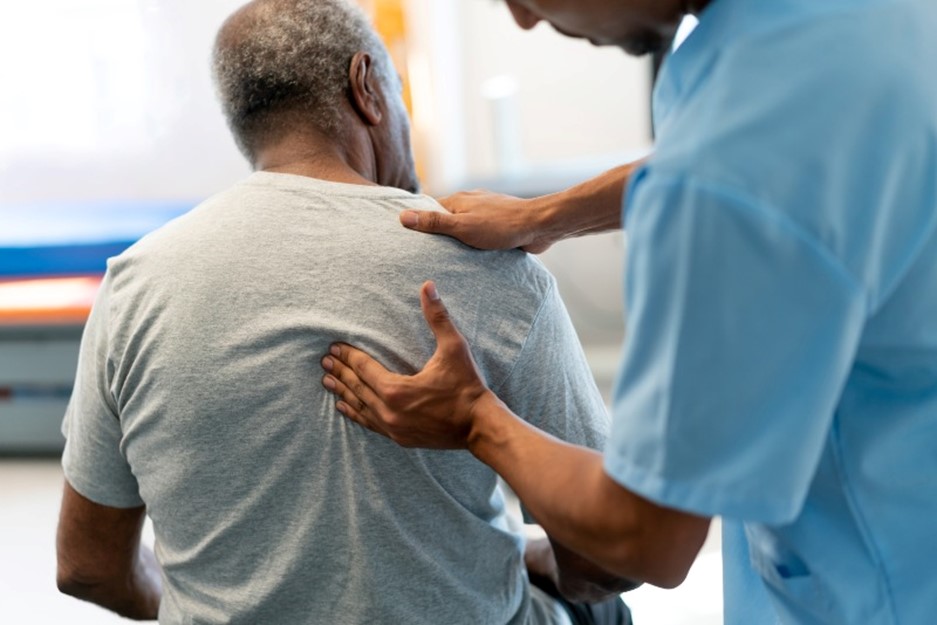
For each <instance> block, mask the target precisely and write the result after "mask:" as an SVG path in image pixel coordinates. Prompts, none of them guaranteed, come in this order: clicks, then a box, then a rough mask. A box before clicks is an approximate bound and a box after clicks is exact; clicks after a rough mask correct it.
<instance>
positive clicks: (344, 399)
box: [322, 374, 384, 434]
mask: <svg viewBox="0 0 937 625" xmlns="http://www.w3.org/2000/svg"><path fill="white" fill-rule="evenodd" d="M322 386H324V387H325V388H326V390H328V391H329V392H330V393H334V394H335V395H336V396H338V400H337V401H336V402H335V408H336V409H337V410H338V411H339V412H340V413H342V414H343V415H344V416H345V417H347V418H349V419H351V420H352V421H354V422H355V423H357V424H358V425H360V426H362V427H364V428H366V429H368V430H371V431H372V432H377V433H378V434H384V432H383V431H382V429H381V427H380V422H379V421H378V420H377V419H375V418H374V412H373V411H372V410H371V409H370V407H369V406H368V405H367V404H366V403H365V402H364V401H363V400H362V399H361V398H360V397H358V395H357V394H356V393H355V392H354V391H352V390H351V388H349V387H348V386H347V385H346V384H345V383H344V382H343V381H342V380H340V379H339V378H337V377H335V376H334V375H332V374H326V375H325V376H324V377H323V378H322Z"/></svg>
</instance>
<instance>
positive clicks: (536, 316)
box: [491, 274, 556, 420]
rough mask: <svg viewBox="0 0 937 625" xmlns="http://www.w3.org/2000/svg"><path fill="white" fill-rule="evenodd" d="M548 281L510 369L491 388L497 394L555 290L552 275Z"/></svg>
mask: <svg viewBox="0 0 937 625" xmlns="http://www.w3.org/2000/svg"><path fill="white" fill-rule="evenodd" d="M547 275H549V274H547ZM548 282H549V285H550V288H548V289H547V290H546V292H545V293H544V294H543V298H542V299H541V300H540V306H538V307H537V312H536V313H535V314H534V316H533V318H532V319H531V320H530V325H529V326H528V327H527V334H525V335H524V344H523V345H521V348H520V349H519V350H517V355H516V356H515V357H514V362H513V363H511V370H510V371H508V372H507V374H506V375H505V376H504V379H503V380H501V381H500V382H498V385H497V386H496V387H495V388H493V389H491V390H492V391H493V392H494V394H495V395H499V393H500V391H501V389H502V388H503V387H504V385H505V384H507V383H508V380H510V379H511V376H512V375H514V370H515V369H517V364H518V363H519V362H520V360H521V357H522V356H523V355H524V350H525V349H526V348H527V344H528V342H529V340H530V335H531V333H533V331H534V327H536V325H537V322H538V321H539V320H540V316H541V314H542V313H543V309H544V308H546V305H547V301H548V300H549V299H550V297H551V296H552V295H553V292H554V291H555V290H556V280H554V279H552V276H551V279H550V280H549V281H548ZM525 420H526V419H525Z"/></svg>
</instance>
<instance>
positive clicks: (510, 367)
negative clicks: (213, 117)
mask: <svg viewBox="0 0 937 625" xmlns="http://www.w3.org/2000/svg"><path fill="white" fill-rule="evenodd" d="M404 208H418V209H419V208H424V209H437V208H438V205H437V204H436V203H435V202H434V201H433V200H432V199H430V198H428V197H423V196H415V195H411V194H409V193H407V192H404V191H401V190H398V189H391V188H384V187H368V186H359V185H349V184H340V183H332V182H325V181H320V180H315V179H311V178H306V177H301V176H292V175H286V174H273V173H263V172H261V173H255V174H253V175H251V176H250V177H249V178H247V179H246V180H245V181H243V182H241V183H239V184H237V185H236V186H234V187H233V188H231V189H229V190H227V191H225V192H223V193H221V194H219V195H217V196H215V197H213V198H211V199H209V200H208V201H206V202H204V203H203V204H201V205H200V206H198V207H197V208H195V209H193V210H192V211H191V212H190V213H188V214H186V215H184V216H183V217H181V218H179V219H177V220H175V221H173V222H171V223H169V224H167V225H166V226H165V227H163V228H161V229H160V230H158V231H156V232H154V233H152V234H150V235H148V236H146V237H145V238H144V239H142V240H141V241H140V242H138V243H137V244H136V245H134V246H133V247H131V248H130V249H129V250H128V251H126V252H125V253H124V254H122V255H120V256H119V257H117V258H114V259H111V261H110V262H109V264H108V272H107V276H106V278H105V280H104V284H103V287H102V289H101V292H100V294H99V296H98V300H97V302H96V303H95V306H94V309H93V312H92V314H91V318H90V319H89V321H88V325H87V327H86V329H85V335H84V338H83V341H82V348H81V356H80V360H79V365H78V374H77V379H76V383H75V390H74V394H73V396H72V400H71V403H70V405H69V408H68V411H67V414H66V417H65V422H64V425H63V431H64V432H65V434H66V437H67V445H66V450H65V456H64V459H63V463H64V467H65V475H66V477H67V479H68V481H69V483H71V485H72V486H73V487H74V488H75V489H76V490H77V491H78V492H80V493H81V494H83V495H84V496H86V497H87V498H89V499H91V500H93V501H96V502H98V503H100V504H103V505H108V506H113V507H132V506H139V505H142V504H145V505H146V506H147V511H148V514H149V515H150V517H151V518H152V521H153V528H154V531H155V535H156V553H157V556H158V559H159V561H160V563H161V565H162V567H163V571H164V584H165V586H164V595H163V602H162V605H161V606H160V622H162V623H173V624H175V623H250V624H256V623H330V624H341V623H349V624H359V623H388V624H407V625H412V624H419V623H425V624H427V625H441V624H447V625H449V624H458V623H465V624H467V625H469V624H471V625H478V624H496V623H512V624H521V623H532V622H539V621H538V619H537V618H536V617H535V616H533V615H534V614H535V613H536V612H537V611H538V610H539V609H540V607H539V606H537V605H533V607H532V603H531V599H530V597H531V593H530V588H529V587H528V582H527V580H526V576H525V575H526V574H525V571H524V566H523V559H522V548H523V540H522V538H520V537H519V536H518V535H516V534H515V533H512V532H511V531H509V529H508V528H507V525H506V517H505V514H504V503H503V498H502V493H501V491H500V489H499V488H498V487H497V481H496V478H495V474H494V473H493V472H492V471H491V469H489V468H488V467H487V466H485V465H484V464H482V463H481V462H479V461H478V460H476V459H475V458H474V457H472V456H471V454H469V453H468V452H464V451H425V450H411V449H404V448H402V447H398V446H397V445H395V444H394V443H392V442H391V441H389V440H387V439H385V438H383V437H381V436H379V435H377V434H374V433H371V432H369V431H367V430H365V429H363V428H361V427H359V426H358V425H356V424H354V423H352V422H350V421H348V420H346V419H344V418H342V417H341V415H339V414H338V413H337V412H336V410H335V408H334V401H335V400H334V397H333V396H332V395H330V394H329V393H327V392H325V390H324V389H323V388H322V386H321V383H320V380H321V377H322V373H323V372H322V370H321V368H320V365H319V361H320V359H321V357H322V356H323V355H324V354H325V353H326V351H327V349H328V346H329V344H330V343H331V342H333V341H336V340H344V341H348V342H351V343H353V344H355V345H358V346H360V347H361V348H363V349H365V350H367V351H368V352H369V353H371V354H373V355H374V356H375V357H376V358H378V359H379V360H380V361H381V362H383V363H384V364H385V366H387V367H389V368H391V369H393V370H396V371H398V372H401V373H412V372H414V371H417V370H419V369H420V368H421V367H422V366H423V365H424V364H425V362H426V361H427V360H428V359H429V357H430V356H431V355H432V353H433V351H434V349H435V343H434V340H433V337H432V334H431V333H430V331H429V329H428V328H427V326H426V324H425V322H424V320H423V317H422V314H421V312H420V307H419V287H420V284H421V283H422V282H423V281H424V280H426V279H434V280H435V281H436V282H437V284H438V287H439V290H440V293H441V294H442V296H443V297H444V300H445V302H446V304H447V306H448V307H449V309H450V310H451V313H452V316H453V319H454V320H455V322H456V323H457V325H458V327H459V329H460V330H461V331H462V332H463V333H464V334H465V335H466V337H467V338H468V340H469V342H470V344H471V345H472V349H473V353H474V355H475V357H476V359H477V362H478V365H479V367H480V369H481V371H482V372H483V374H484V375H485V378H486V380H487V381H488V384H489V385H490V387H491V388H492V389H493V390H494V391H495V392H497V393H498V395H499V396H500V397H501V398H502V399H503V400H504V401H505V402H506V403H507V404H508V405H509V406H510V407H511V408H512V409H513V410H514V411H515V412H516V413H517V414H519V415H522V416H524V417H525V418H527V419H529V420H530V422H531V423H533V424H535V425H536V426H538V427H540V428H542V429H544V430H546V431H548V432H550V433H552V434H554V435H555V436H557V437H559V438H562V439H565V440H567V441H571V442H574V443H579V444H583V445H588V446H590V447H593V448H600V447H601V446H602V445H603V444H604V441H605V437H606V433H607V430H608V417H607V413H606V410H605V407H604V405H603V403H602V400H601V398H600V396H599V393H598V391H597V389H596V387H595V384H594V382H593V380H592V377H591V375H590V372H589V369H588V368H587V365H586V361H585V358H584V356H583V353H582V349H581V347H580V345H579V343H578V341H577V338H576V334H575V332H574V330H573V327H572V325H571V323H570V321H569V317H568V315H567V314H566V310H565V308H564V306H563V303H562V301H561V300H560V298H559V296H558V295H557V292H556V287H555V283H554V280H553V278H552V276H550V274H549V273H548V272H547V271H546V270H545V269H544V268H543V266H542V265H541V264H540V263H539V262H538V261H537V260H535V259H534V258H532V257H530V256H527V255H525V254H523V253H521V252H518V251H511V252H479V251H476V250H472V249H470V248H468V247H466V246H463V245H461V244H460V243H458V242H456V241H454V240H452V239H448V238H445V237H438V236H427V235H424V234H419V233H414V232H410V231H407V230H405V229H404V228H402V227H401V226H400V225H399V223H398V214H399V212H400V211H401V210H402V209H404Z"/></svg>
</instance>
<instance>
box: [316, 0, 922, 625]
mask: <svg viewBox="0 0 937 625" xmlns="http://www.w3.org/2000/svg"><path fill="white" fill-rule="evenodd" d="M507 5H508V7H509V8H510V10H511V11H512V13H513V15H514V18H515V20H516V21H517V23H518V24H519V25H520V26H521V27H523V28H532V27H534V26H535V25H536V24H537V23H538V22H539V21H541V20H546V21H549V22H550V23H551V24H552V25H553V26H555V27H556V29H557V30H559V31H561V32H563V33H565V34H569V35H574V36H580V37H586V38H588V39H589V40H591V41H593V42H594V43H597V44H614V45H617V46H620V47H621V48H623V49H625V50H626V51H628V52H637V53H643V52H647V51H650V50H653V49H655V48H661V47H662V45H663V43H664V42H666V41H668V39H669V38H670V37H671V36H672V35H673V33H674V31H675V30H676V28H677V25H678V24H679V23H680V21H681V18H683V16H684V14H686V13H687V12H695V13H697V14H698V17H699V26H698V27H697V28H696V30H695V31H694V32H693V33H692V34H691V35H690V37H689V38H688V39H687V40H686V41H685V42H684V43H683V44H682V46H680V47H679V48H678V49H677V50H676V51H675V52H673V53H672V54H671V55H670V56H669V58H667V60H666V61H665V62H664V65H663V67H662V69H661V73H660V76H659V80H658V85H657V88H656V91H655V94H654V121H655V128H656V131H657V132H656V135H657V146H656V150H655V153H654V155H653V156H652V157H650V158H649V159H648V161H647V162H646V163H643V164H640V165H639V166H638V167H637V169H634V168H633V167H623V168H620V169H618V170H615V171H612V172H610V173H609V174H607V175H605V176H602V177H600V178H598V179H596V180H593V181H591V182H588V183H585V184H583V185H581V186H578V187H574V188H572V189H570V190H568V191H567V192H563V193H558V194H555V195H552V196H548V197H545V198H539V199H535V200H531V201H523V200H518V199H516V198H504V197H496V196H492V195H490V194H487V195H485V194H482V195H479V194H475V195H462V196H458V197H456V198H452V199H451V200H449V201H448V204H447V205H448V206H449V207H450V208H451V209H452V214H444V213H421V212H419V211H409V212H406V213H404V214H402V215H401V221H402V222H403V223H404V225H406V226H408V227H411V228H417V229H419V230H425V231H430V232H443V233H447V234H452V235H454V236H457V237H459V238H460V239H462V240H465V241H470V242H472V243H473V244H476V245H478V246H482V247H501V246H508V247H510V246H523V247H525V248H527V249H531V250H542V249H545V248H546V247H549V246H550V245H551V244H552V243H554V242H556V241H558V240H560V239H562V238H564V237H566V236H575V235H577V234H582V233H586V232H591V231H597V230H602V229H607V228H613V227H618V226H621V225H622V222H623V220H624V223H625V225H626V226H627V229H628V233H629V238H628V240H629V251H628V254H629V257H628V264H627V268H626V283H627V293H628V306H629V310H628V324H629V336H628V341H627V343H626V345H625V350H624V360H623V363H622V367H621V370H620V371H621V372H620V375H619V378H618V381H617V388H616V391H615V394H614V398H615V399H614V406H613V427H612V435H611V437H610V442H609V445H608V446H607V448H606V450H605V453H604V455H602V454H598V453H595V452H592V451H589V450H584V449H578V448H575V447H573V446H569V445H561V444H558V443H556V441H554V440H552V439H551V438H550V437H548V436H544V435H543V434H541V433H539V432H536V431H534V430H532V429H531V428H530V427H529V425H528V424H527V423H525V422H523V421H521V420H519V419H518V417H517V416H516V415H519V414H523V413H516V412H512V411H511V410H510V407H509V406H508V407H506V406H505V405H504V404H503V403H501V402H499V401H498V400H497V397H496V394H497V393H498V389H497V388H496V387H491V388H488V387H486V386H485V383H484V380H483V379H482V378H480V377H479V375H478V372H477V371H475V370H474V369H473V368H471V367H470V366H465V363H466V361H468V362H469V364H470V362H471V361H470V359H469V358H468V352H467V351H466V349H465V343H464V342H463V340H462V338H461V337H460V336H459V334H458V333H457V331H456V330H455V325H454V324H453V323H451V322H450V320H449V319H448V318H447V316H446V312H445V310H446V309H445V308H444V307H443V305H442V302H441V300H440V299H439V298H438V297H432V295H433V293H431V292H428V291H424V301H425V302H426V306H427V311H428V315H427V318H428V320H429V321H430V325H431V326H432V328H433V330H434V332H435V333H436V335H437V339H438V340H439V343H440V345H441V346H443V348H441V349H440V351H439V352H438V354H437V356H436V357H435V358H433V359H432V360H431V361H430V366H429V367H427V369H426V370H424V371H422V372H420V373H419V374H417V375H414V376H410V377H401V376H398V375H394V374H392V373H388V372H386V371H384V370H383V369H382V368H381V367H380V366H379V365H378V363H377V362H375V361H374V360H373V359H371V358H368V357H367V356H366V355H365V354H364V353H363V352H361V351H358V350H355V349H353V348H351V347H349V346H347V345H339V346H336V347H335V349H334V351H333V353H332V354H331V355H329V356H326V357H325V358H323V366H324V367H325V368H326V370H327V371H328V373H327V374H326V376H325V378H324V383H325V385H326V386H327V388H330V389H334V390H335V391H336V392H337V393H338V394H339V395H340V397H341V401H340V402H339V404H338V407H339V409H340V410H341V411H343V412H344V413H345V414H346V415H348V416H349V417H351V418H353V419H356V420H358V421H359V422H361V423H362V424H364V425H366V426H367V427H369V428H372V429H374V430H375V431H381V432H384V433H386V434H387V435H388V436H391V437H393V438H394V439H395V440H397V441H400V442H401V443H405V444H410V445H413V444H419V445H427V446H438V447H462V448H468V449H470V450H471V451H472V452H473V453H474V454H476V455H477V457H479V458H480V459H482V460H484V461H485V462H486V463H488V464H489V465H490V466H492V467H493V468H494V469H496V470H497V471H498V472H499V473H501V475H502V476H503V477H504V478H505V479H507V481H508V482H509V483H510V484H511V485H512V486H514V488H515V491H516V492H517V493H518V495H519V496H520V497H521V499H522V501H524V502H526V504H527V505H528V507H529V508H530V510H531V511H533V512H534V514H535V515H536V516H537V517H538V519H539V520H540V522H541V523H542V524H543V525H544V527H546V529H547V531H550V532H552V533H553V534H554V535H555V536H557V537H559V538H560V540H562V541H563V542H564V543H565V544H566V545H567V546H569V547H570V548H573V549H575V550H577V551H579V552H580V553H582V554H584V555H585V556H587V557H589V558H592V559H593V560H594V561H595V562H597V563H599V564H602V565H604V566H606V567H607V568H609V569H610V570H614V571H616V572H618V573H619V574H622V575H628V576H631V577H634V578H636V579H643V580H645V581H650V582H653V583H656V584H660V585H665V586H670V585H674V584H676V583H679V581H680V580H681V579H683V576H684V575H686V572H687V569H688V568H689V566H690V564H691V563H692V562H693V559H694V557H695V556H696V554H697V552H698V550H699V548H700V545H701V544H702V542H703V539H704V537H705V536H706V531H707V527H708V525H709V522H710V519H711V518H712V517H715V516H721V517H722V518H723V530H724V534H723V537H724V541H723V545H724V555H725V559H724V562H725V573H726V575H725V578H726V584H725V607H726V610H725V617H726V623H729V624H733V625H735V624H738V625H760V624H763V623H764V624H771V625H774V624H776V623H783V624H785V625H832V624H860V623H861V624H864V623H888V624H890V625H898V624H909V625H910V624H922V623H933V622H934V619H935V617H934V611H935V606H937V575H935V573H934V571H935V562H937V541H935V540H934V538H933V534H934V527H935V521H934V519H935V518H937V486H935V484H937V482H935V477H934V476H935V475H937V451H935V450H937V71H935V70H934V68H933V60H934V59H937V36H935V33H937V3H934V2H933V0H772V1H763V0H653V1H651V0H508V2H507ZM626 179H628V185H629V186H628V187H627V192H625V186H624V183H625V180H626ZM622 200H624V203H623V204H622ZM622 209H624V210H622ZM449 308H450V309H451V310H452V311H453V315H458V314H459V313H460V311H459V310H458V308H457V305H455V304H452V305H451V306H450V307H449ZM455 321H456V324H457V323H458V318H457V317H456V318H455ZM468 339H469V341H468V343H469V344H470V343H471V336H469V337H468ZM446 389H457V392H453V391H451V390H450V391H448V392H447V391H446ZM524 416H529V415H524ZM650 554H653V557H649V555H650Z"/></svg>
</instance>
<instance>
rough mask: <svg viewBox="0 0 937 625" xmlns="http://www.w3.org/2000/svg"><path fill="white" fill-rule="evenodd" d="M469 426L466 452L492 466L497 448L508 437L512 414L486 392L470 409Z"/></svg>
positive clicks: (488, 391)
mask: <svg viewBox="0 0 937 625" xmlns="http://www.w3.org/2000/svg"><path fill="white" fill-rule="evenodd" d="M470 414H471V425H470V427H469V433H468V436H467V437H466V444H467V447H468V450H469V451H470V452H471V453H472V455H474V456H475V457H476V458H478V459H479V460H481V461H482V462H484V463H485V464H488V465H489V466H491V465H492V461H493V460H494V457H495V454H494V453H493V452H494V450H495V449H496V448H497V447H500V446H502V445H503V444H504V443H505V442H506V440H507V437H508V432H507V430H506V426H508V425H509V423H510V422H511V421H512V417H514V414H513V413H512V412H511V411H510V410H509V409H508V407H507V406H505V405H504V402H502V401H501V400H500V399H498V396H497V395H495V394H494V393H493V392H492V391H490V390H486V391H485V392H484V393H483V394H482V395H481V396H480V397H479V398H478V399H477V400H475V403H474V405H473V406H472V409H471V413H470Z"/></svg>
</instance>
